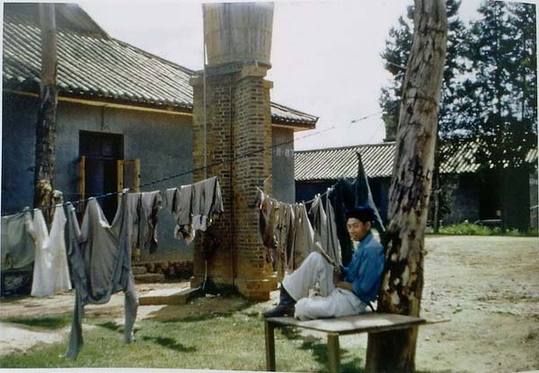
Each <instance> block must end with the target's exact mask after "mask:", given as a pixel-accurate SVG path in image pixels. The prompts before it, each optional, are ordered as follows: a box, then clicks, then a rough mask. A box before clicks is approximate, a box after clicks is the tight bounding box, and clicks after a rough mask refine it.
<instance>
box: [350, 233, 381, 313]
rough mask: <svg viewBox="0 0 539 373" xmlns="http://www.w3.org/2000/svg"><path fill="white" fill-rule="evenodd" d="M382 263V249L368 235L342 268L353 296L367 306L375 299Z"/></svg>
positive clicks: (371, 236) (378, 243) (370, 235)
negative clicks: (348, 262)
mask: <svg viewBox="0 0 539 373" xmlns="http://www.w3.org/2000/svg"><path fill="white" fill-rule="evenodd" d="M384 263H385V257H384V247H383V246H382V245H381V244H380V242H378V241H377V240H375V239H374V237H373V235H372V233H369V234H367V236H366V237H365V238H364V239H363V240H361V242H360V244H359V245H358V247H357V249H356V250H355V251H354V254H353V255H352V260H350V264H349V265H348V266H347V267H342V272H343V274H344V280H345V281H346V282H350V283H351V284H352V289H353V292H354V294H355V295H357V296H358V297H359V299H361V301H362V302H363V303H366V304H368V303H369V302H371V301H373V300H375V299H376V296H377V295H378V289H379V288H380V282H381V281H382V272H383V271H384Z"/></svg>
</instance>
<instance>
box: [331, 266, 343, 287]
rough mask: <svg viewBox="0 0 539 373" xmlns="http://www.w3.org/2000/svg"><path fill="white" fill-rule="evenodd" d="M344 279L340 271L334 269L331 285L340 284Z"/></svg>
mask: <svg viewBox="0 0 539 373" xmlns="http://www.w3.org/2000/svg"><path fill="white" fill-rule="evenodd" d="M343 279H344V276H343V273H342V272H341V271H340V269H339V268H335V269H334V270H333V283H334V284H336V283H338V282H341V281H342V280H343Z"/></svg>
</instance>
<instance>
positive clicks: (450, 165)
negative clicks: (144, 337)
mask: <svg viewBox="0 0 539 373" xmlns="http://www.w3.org/2000/svg"><path fill="white" fill-rule="evenodd" d="M454 149H455V151H454V152H452V153H451V156H450V158H449V159H448V160H447V161H446V162H444V163H442V166H441V172H442V173H457V174H460V173H467V172H475V171H477V170H478V169H479V164H477V163H474V162H473V159H474V154H475V152H476V150H477V143H475V142H467V143H464V144H461V145H460V146H458V147H454ZM395 150H396V144H395V142H387V143H381V144H369V145H355V146H347V147H341V148H327V149H317V150H304V151H297V152H295V155H294V169H295V179H296V181H322V180H336V179H339V178H355V177H356V176H357V167H358V158H357V153H359V154H361V160H362V162H363V167H364V168H365V173H366V174H367V176H368V177H370V178H375V177H390V176H391V175H392V173H393V162H394V158H395ZM526 161H527V162H529V163H537V148H533V149H531V150H530V152H529V153H528V155H527V156H526Z"/></svg>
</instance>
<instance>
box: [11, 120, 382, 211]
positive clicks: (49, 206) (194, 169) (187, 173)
mask: <svg viewBox="0 0 539 373" xmlns="http://www.w3.org/2000/svg"><path fill="white" fill-rule="evenodd" d="M379 113H380V111H379V112H376V113H371V114H368V115H365V116H363V117H360V118H358V119H355V120H353V121H351V122H350V124H356V123H359V122H361V121H363V120H366V119H368V118H369V117H371V116H373V115H376V114H379ZM336 128H338V126H335V125H333V126H331V127H328V128H326V129H323V130H320V131H317V132H313V133H310V134H307V135H304V136H301V137H298V138H296V139H292V140H288V141H283V142H280V143H277V144H274V145H272V146H269V147H267V146H264V147H262V148H261V149H257V150H253V151H249V152H246V153H244V154H240V155H239V156H238V157H233V158H231V159H229V160H222V161H219V162H213V163H211V164H209V165H205V166H202V167H197V168H193V169H190V170H187V171H184V172H181V173H178V174H174V175H169V176H165V177H163V178H160V179H156V180H153V181H149V182H147V183H144V184H142V185H139V186H138V188H144V187H146V186H150V185H154V184H158V183H162V182H165V181H169V180H172V179H176V178H178V177H181V176H185V175H189V174H192V173H194V172H197V171H205V170H207V169H209V168H211V167H215V166H220V165H225V164H228V163H234V162H236V161H238V160H241V159H244V158H247V157H250V156H252V155H255V154H258V153H261V152H264V151H266V150H271V149H274V148H277V147H279V146H283V145H288V144H292V143H294V141H296V140H303V139H306V138H308V137H311V136H317V135H320V134H322V133H325V132H329V131H332V130H334V129H336ZM133 188H134V187H131V188H126V189H128V191H134V190H133ZM122 193H123V191H114V192H108V193H104V194H101V195H97V196H92V197H88V198H82V199H79V200H74V201H67V202H63V203H61V204H52V205H48V206H42V207H36V208H37V209H40V210H42V211H47V210H50V209H52V208H55V207H57V205H61V206H67V204H68V203H71V204H72V205H74V206H77V205H79V204H80V203H84V202H88V201H90V200H91V199H92V198H94V199H98V200H99V199H103V198H107V197H112V196H117V195H120V194H122ZM71 194H74V193H71ZM310 202H312V201H310ZM306 203H308V202H306ZM22 211H24V208H19V209H17V210H15V211H13V212H9V213H6V214H4V215H2V217H4V216H9V215H13V214H15V213H18V212H22Z"/></svg>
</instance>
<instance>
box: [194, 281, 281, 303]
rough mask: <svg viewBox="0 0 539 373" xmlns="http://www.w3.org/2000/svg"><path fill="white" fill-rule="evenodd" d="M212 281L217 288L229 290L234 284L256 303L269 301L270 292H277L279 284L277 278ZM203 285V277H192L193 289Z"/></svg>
mask: <svg viewBox="0 0 539 373" xmlns="http://www.w3.org/2000/svg"><path fill="white" fill-rule="evenodd" d="M211 281H212V283H213V284H214V285H215V286H217V288H219V287H223V288H229V287H230V286H231V285H233V284H234V285H235V287H236V289H237V290H238V292H239V293H240V294H241V295H243V296H244V297H245V298H247V299H249V300H254V301H266V300H269V299H270V292H272V291H274V290H276V289H277V284H278V280H277V276H270V277H268V278H265V279H236V281H235V282H233V281H232V278H221V277H212V278H211ZM203 283H204V277H203V276H193V277H191V288H197V287H202V284H203Z"/></svg>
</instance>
